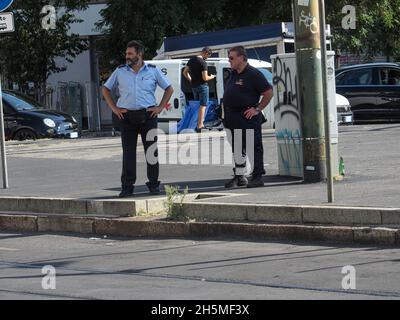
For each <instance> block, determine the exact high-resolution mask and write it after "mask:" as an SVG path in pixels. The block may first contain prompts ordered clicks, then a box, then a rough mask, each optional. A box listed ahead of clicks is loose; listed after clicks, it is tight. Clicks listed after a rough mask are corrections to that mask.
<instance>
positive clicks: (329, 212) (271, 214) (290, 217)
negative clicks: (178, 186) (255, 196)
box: [182, 202, 400, 226]
mask: <svg viewBox="0 0 400 320" xmlns="http://www.w3.org/2000/svg"><path fill="white" fill-rule="evenodd" d="M182 213H183V214H184V215H185V216H187V217H189V218H191V219H196V220H201V219H205V220H208V221H218V222H222V221H249V222H255V221H257V222H268V223H297V224H322V225H336V226H370V225H376V226H383V225H400V209H391V208H370V207H344V206H343V207H339V206H305V205H298V206H293V205H266V204H241V203H238V204H232V203H209V202H185V203H183V204H182Z"/></svg>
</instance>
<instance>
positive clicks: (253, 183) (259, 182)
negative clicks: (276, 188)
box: [247, 176, 265, 189]
mask: <svg viewBox="0 0 400 320" xmlns="http://www.w3.org/2000/svg"><path fill="white" fill-rule="evenodd" d="M264 186H265V184H264V181H263V179H262V177H261V176H254V177H252V178H251V179H250V181H249V183H248V184H247V188H250V189H251V188H260V187H264Z"/></svg>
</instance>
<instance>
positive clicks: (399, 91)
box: [336, 63, 400, 122]
mask: <svg viewBox="0 0 400 320" xmlns="http://www.w3.org/2000/svg"><path fill="white" fill-rule="evenodd" d="M336 92H337V93H339V94H341V95H343V96H345V97H346V98H347V99H349V101H350V105H351V110H352V111H353V113H354V121H355V122H367V121H396V122H398V121H400V65H399V64H395V63H368V64H362V65H354V66H348V67H344V68H341V69H338V70H337V71H336Z"/></svg>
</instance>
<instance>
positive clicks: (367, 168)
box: [0, 124, 400, 208]
mask: <svg viewBox="0 0 400 320" xmlns="http://www.w3.org/2000/svg"><path fill="white" fill-rule="evenodd" d="M222 134H223V133H210V134H209V133H206V134H204V135H203V139H208V137H210V136H216V135H217V136H218V135H222ZM399 136H400V124H385V125H368V126H349V127H340V135H339V139H340V142H339V143H340V144H339V152H340V155H341V156H343V157H344V159H345V165H346V172H347V174H348V175H347V176H346V178H345V181H343V182H338V183H336V184H335V191H336V203H335V204H336V205H347V206H371V207H389V208H400V196H399V191H400V187H399V186H400V172H399V170H398V167H399V162H400V160H399V159H400V147H399V144H398V139H399ZM264 143H265V150H266V154H265V163H266V165H267V166H266V169H267V176H266V177H265V182H266V187H265V188H260V189H253V190H248V189H241V190H235V191H228V193H230V194H231V195H233V197H230V198H228V199H229V202H230V203H268V204H283V205H285V204H304V205H306V204H308V205H321V204H326V199H327V196H326V184H322V183H320V184H314V185H305V184H302V183H301V181H298V180H296V179H291V178H285V177H279V176H278V175H277V174H278V165H277V148H276V140H275V137H274V134H273V132H272V131H265V132H264ZM187 144H188V142H186V143H185V142H179V143H172V144H170V145H167V144H166V143H165V142H163V141H161V142H160V149H162V148H167V146H169V147H171V148H179V147H181V146H183V145H187ZM7 151H8V154H9V155H8V164H9V177H10V189H9V190H2V189H0V196H18V197H56V198H77V199H115V197H116V195H117V194H118V191H119V176H120V172H121V146H120V138H117V137H116V138H95V139H93V138H92V139H81V140H73V141H70V140H44V141H37V142H34V143H23V144H20V143H16V142H10V143H8V144H7ZM139 153H141V152H140V151H139ZM145 171H146V169H145V163H144V157H143V154H142V153H141V154H140V156H139V163H138V173H139V176H138V186H137V188H136V191H137V193H138V198H139V199H140V198H143V197H147V193H146V187H145V185H144V182H145V181H146V179H145ZM231 174H232V171H231V167H230V166H229V165H187V166H183V165H166V164H164V165H162V167H161V179H162V181H163V183H164V184H170V185H179V186H181V187H182V188H184V187H185V186H189V188H190V191H191V192H193V193H198V192H206V193H214V192H216V193H224V194H226V193H227V190H225V189H224V188H223V185H224V182H225V181H226V180H227V179H229V177H230V176H231ZM207 201H208V202H226V201H227V198H221V199H220V198H214V199H208V200H207Z"/></svg>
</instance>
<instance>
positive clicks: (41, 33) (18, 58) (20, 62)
mask: <svg viewBox="0 0 400 320" xmlns="http://www.w3.org/2000/svg"><path fill="white" fill-rule="evenodd" d="M50 3H52V5H54V7H55V8H56V9H57V10H58V11H57V22H56V29H55V30H45V29H43V28H42V24H41V22H42V19H43V18H44V17H45V16H46V14H42V13H41V11H42V8H43V7H44V6H45V5H48V4H49V1H48V0H16V1H15V2H14V3H13V5H12V7H11V8H10V9H11V10H12V12H13V13H14V18H15V32H14V33H8V34H2V35H1V36H0V67H1V72H2V73H5V75H6V77H7V79H8V80H10V81H12V82H15V83H18V84H19V85H20V87H21V88H23V87H24V86H25V85H26V83H27V82H28V81H32V82H34V83H35V84H37V85H42V84H43V83H45V82H46V79H47V77H48V76H49V75H50V74H51V73H56V72H60V71H63V70H65V69H66V67H65V66H64V65H61V66H60V65H57V64H56V60H55V59H56V57H63V58H65V60H66V61H67V62H71V61H72V60H73V58H75V57H76V56H77V55H78V54H79V53H81V52H82V51H83V50H86V48H87V44H86V42H85V41H84V40H82V39H81V38H80V37H79V36H78V35H75V34H69V30H70V26H71V24H72V23H75V22H79V20H77V19H76V18H75V17H74V14H73V10H76V9H84V8H85V7H86V4H87V0H66V1H65V0H54V1H52V2H50ZM61 7H63V12H61V10H60V8H61Z"/></svg>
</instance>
